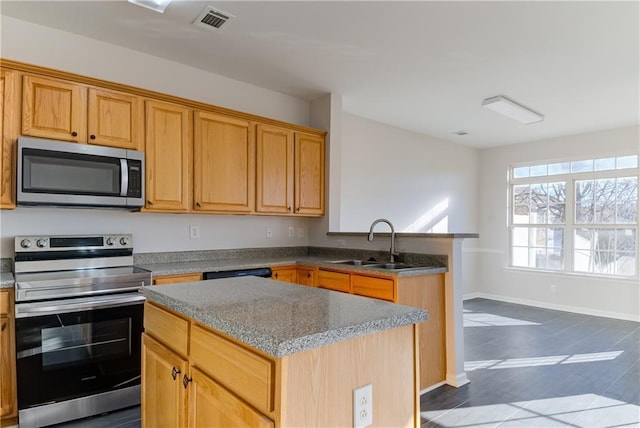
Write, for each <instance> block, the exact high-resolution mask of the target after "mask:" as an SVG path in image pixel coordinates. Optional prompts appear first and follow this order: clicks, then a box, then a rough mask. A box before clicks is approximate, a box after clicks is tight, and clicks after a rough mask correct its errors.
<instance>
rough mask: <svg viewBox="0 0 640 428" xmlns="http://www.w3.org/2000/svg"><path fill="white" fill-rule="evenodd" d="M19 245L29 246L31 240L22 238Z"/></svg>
mask: <svg viewBox="0 0 640 428" xmlns="http://www.w3.org/2000/svg"><path fill="white" fill-rule="evenodd" d="M20 246H21V247H22V248H29V247H30V246H31V241H29V240H28V239H23V240H22V241H20Z"/></svg>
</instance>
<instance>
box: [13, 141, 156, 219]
mask: <svg viewBox="0 0 640 428" xmlns="http://www.w3.org/2000/svg"><path fill="white" fill-rule="evenodd" d="M16 184H17V191H16V196H17V197H16V199H17V203H18V205H45V206H77V207H104V208H124V209H130V210H137V209H140V207H142V206H143V205H144V153H143V152H139V151H135V150H125V149H117V148H111V147H102V146H94V145H89V144H79V143H66V142H62V141H52V140H44V139H40V138H29V137H20V138H18V169H17V180H16Z"/></svg>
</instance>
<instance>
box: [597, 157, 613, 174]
mask: <svg viewBox="0 0 640 428" xmlns="http://www.w3.org/2000/svg"><path fill="white" fill-rule="evenodd" d="M611 169H616V158H602V159H596V160H595V162H594V165H593V170H594V171H608V170H611Z"/></svg>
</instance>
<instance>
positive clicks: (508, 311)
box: [421, 299, 640, 428]
mask: <svg viewBox="0 0 640 428" xmlns="http://www.w3.org/2000/svg"><path fill="white" fill-rule="evenodd" d="M464 310H465V332H464V333H465V368H466V371H467V376H468V377H469V379H470V381H471V383H469V384H467V385H465V386H463V387H461V388H453V387H450V386H447V385H445V386H442V387H440V388H438V389H435V390H433V391H430V392H428V393H425V394H423V395H422V397H421V414H422V427H447V428H454V427H455V428H463V427H464V428H467V427H497V426H499V427H533V428H537V427H540V428H542V427H555V426H565V427H566V426H568V427H585V428H595V427H640V323H637V322H631V321H620V320H615V319H610V318H602V317H593V316H587V315H580V314H574V313H569V312H561V311H554V310H548V309H539V308H533V307H530V306H523V305H516V304H511V303H504V302H497V301H492V300H486V299H473V300H469V301H465V303H464Z"/></svg>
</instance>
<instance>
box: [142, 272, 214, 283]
mask: <svg viewBox="0 0 640 428" xmlns="http://www.w3.org/2000/svg"><path fill="white" fill-rule="evenodd" d="M200 280H202V274H201V273H185V274H180V275H162V276H158V277H156V278H153V285H166V284H177V283H179V282H194V281H200Z"/></svg>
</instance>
